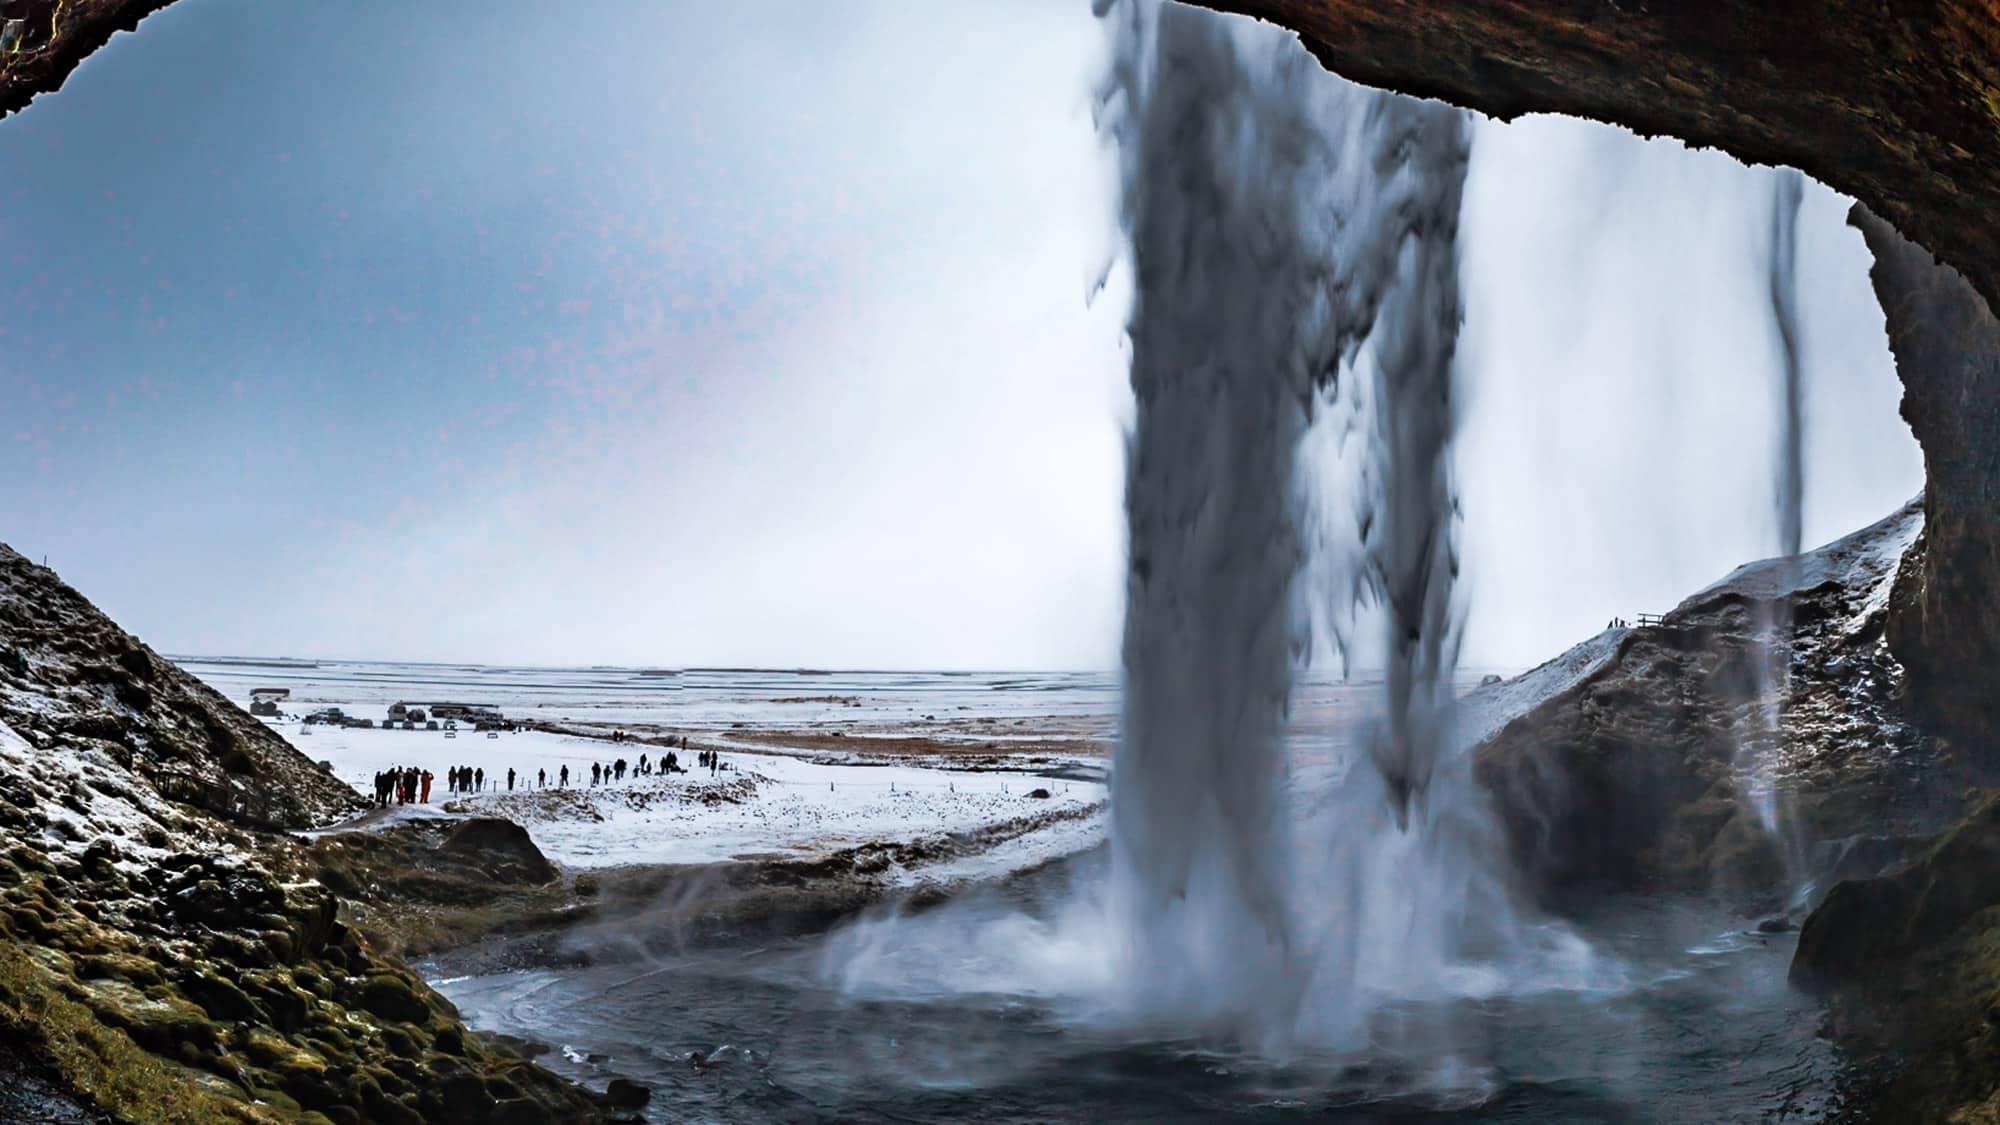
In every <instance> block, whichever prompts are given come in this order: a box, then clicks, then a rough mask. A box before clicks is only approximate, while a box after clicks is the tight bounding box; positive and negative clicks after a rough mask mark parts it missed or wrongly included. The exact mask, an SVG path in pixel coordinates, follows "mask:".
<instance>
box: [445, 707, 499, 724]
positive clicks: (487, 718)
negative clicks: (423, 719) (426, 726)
mask: <svg viewBox="0 0 2000 1125" xmlns="http://www.w3.org/2000/svg"><path fill="white" fill-rule="evenodd" d="M431 717H432V718H437V719H461V720H470V721H472V722H475V723H478V722H487V723H497V722H499V721H500V709H499V708H498V707H488V706H486V705H484V704H479V703H433V704H431Z"/></svg>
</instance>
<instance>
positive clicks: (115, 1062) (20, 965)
mask: <svg viewBox="0 0 2000 1125" xmlns="http://www.w3.org/2000/svg"><path fill="white" fill-rule="evenodd" d="M67 962H68V959H67V958H64V957H62V956H61V955H60V954H55V953H53V951H48V950H38V949H34V948H32V947H23V946H21V945H18V944H16V943H14V942H0V1023H4V1024H5V1025H7V1026H8V1028H9V1030H11V1031H12V1032H14V1033H15V1034H17V1035H21V1036H23V1037H25V1038H26V1039H28V1040H29V1041H30V1042H34V1043H36V1044H38V1045H39V1046H41V1047H42V1049H43V1050H44V1051H45V1052H46V1054H47V1057H48V1059H49V1061H50V1062H51V1064H53V1066H54V1067H55V1069H56V1072H57V1073H58V1074H60V1075H61V1076H62V1078H63V1079H64V1080H65V1081H67V1082H69V1083H70V1084H71V1085H72V1086H74V1087H75V1088H76V1089H78V1090H80V1091H82V1092H83V1093H85V1094H88V1095H89V1096H90V1097H92V1098H94V1099H95V1100H96V1101H97V1102H98V1104H100V1105H102V1106H104V1107H105V1108H106V1109H108V1110H110V1111H111V1112H113V1113H115V1114H117V1115H118V1116H119V1117H121V1118H124V1119H127V1120H130V1121H134V1122H142V1123H153V1122H160V1123H164V1125H181V1123H186V1125H206V1123H208V1122H217V1121H247V1122H261V1121H275V1120H278V1118H276V1117H275V1116H273V1115H272V1114H270V1113H269V1112H267V1111H265V1110H263V1109H261V1108H259V1107H256V1106H250V1105H246V1104H243V1103H241V1102H237V1101H234V1100H232V1099H230V1098H227V1097H222V1096H218V1095H217V1094H216V1092H215V1091H214V1090H213V1089H212V1088H210V1087H207V1086H206V1084H203V1083H191V1082H190V1081H189V1072H188V1071H186V1070H185V1069H183V1068H181V1067H178V1066H175V1065H174V1064H172V1063H169V1062H165V1061H163V1060H161V1059H159V1058H156V1057H154V1056H153V1055H151V1054H148V1053H147V1052H146V1051H145V1050H144V1049H142V1048H141V1047H140V1046H139V1045H138V1044H137V1043H135V1042H133V1040H132V1038H131V1036H129V1035H127V1034H126V1033H125V1032H123V1031H120V1030H118V1029H117V1028H114V1027H109V1026H107V1025H106V1024H105V1023H104V1022H103V1021H102V1020H101V1019H100V1018H99V1017H98V1016H97V1014H96V1013H94V1012H93V1011H92V1009H91V1008H90V1007H89V1006H87V1005H85V1004H83V1003H80V1002H78V1001H76V1000H73V999H70V998H69V997H67V996H65V995H63V992H64V988H63V983H64V981H65V980H66V978H67V974H64V973H62V972H61V970H62V969H63V968H66V967H67ZM99 987H104V988H106V989H107V992H108V993H110V994H115V996H116V999H117V1000H118V1001H122V1002H125V1003H136V1004H138V1005H140V1006H141V1007H144V1006H146V1005H147V1004H149V1003H150V1002H149V1001H147V1000H146V999H145V998H144V997H143V996H141V995H140V994H139V993H138V991H137V990H136V989H133V988H131V986H130V985H126V984H123V983H122V982H120V983H118V984H111V983H110V982H101V983H100V985H99ZM134 998H137V999H136V1000H135V999H134ZM110 1002H111V1001H110V1000H107V1001H106V1003H110ZM189 1007H191V1005H190V1006H189Z"/></svg>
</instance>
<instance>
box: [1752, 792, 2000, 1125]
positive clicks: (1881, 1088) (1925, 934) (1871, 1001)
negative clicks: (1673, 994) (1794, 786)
mask: <svg viewBox="0 0 2000 1125" xmlns="http://www.w3.org/2000/svg"><path fill="white" fill-rule="evenodd" d="M1791 980H1792V983H1793V984H1794V985H1795V986H1797V987H1799V988H1802V989H1806V990H1808V991H1812V992H1816V993H1820V994H1823V995H1825V996H1827V997H1828V998H1829V999H1830V1001H1831V1002H1832V1005H1833V1012H1834V1030H1835V1032H1836V1034H1837V1035H1838V1036H1839V1038H1840V1039H1841V1041H1842V1042H1843V1044H1844V1045H1845V1046H1846V1047H1847V1048H1848V1050H1849V1051H1850V1052H1851V1053H1853V1054H1855V1055H1856V1056H1857V1057H1860V1058H1862V1059H1864V1060H1869V1061H1872V1062H1873V1063H1874V1064H1875V1070H1876V1071H1877V1072H1878V1073H1879V1074H1880V1075H1881V1077H1880V1079H1879V1080H1878V1088H1877V1089H1875V1090H1873V1091H1872V1096H1871V1097H1870V1098H1869V1099H1868V1104H1869V1105H1870V1106H1871V1119H1873V1120H1880V1121H1946V1120H1952V1121H1987V1120H1993V1119H1994V1118H1995V1115H1996V1114H2000V797H1994V798H1989V799H1987V800H1986V801H1985V802H1984V803H1983V804H1981V805H1980V807H1979V808H1978V809H1977V810H1975V811H1974V812H1973V814H1972V815H1971V816H1969V817H1967V818H1966V819H1965V821H1964V822H1963V823H1961V824H1959V825H1958V826H1957V827H1955V828H1953V829H1952V830H1951V831H1950V832H1948V833H1946V834H1945V835H1944V836H1942V837H1940V838H1939V839H1938V840H1937V841H1936V842H1935V843H1934V844H1933V845H1932V846H1931V847H1930V848H1929V849H1927V850H1926V851H1925V852H1924V853H1923V854H1922V855H1921V856H1920V857H1918V858H1917V859H1916V861H1915V862H1913V863H1911V864H1909V865H1908V866H1906V867H1904V868H1902V869H1901V870H1898V871H1896V872H1894V873H1893V874H1890V875H1887V876H1883V877H1880V878H1872V879H1863V880H1855V881H1851V882H1844V883H1841V884H1840V885H1838V886H1836V887H1834V888H1833V891H1832V893H1831V894H1829V895H1828V896H1827V898H1826V901H1825V902H1824V903H1822V904H1821V905H1820V907H1819V909H1818V910H1816V911H1814V912H1813V914H1812V915H1811V917H1809V918H1807V919H1806V922H1805V925H1804V926H1803V927H1802V928H1801V930H1800V932H1799V947H1798V953H1797V955H1796V957H1795V958H1794V959H1793V962H1792V968H1791Z"/></svg>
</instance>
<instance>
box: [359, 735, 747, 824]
mask: <svg viewBox="0 0 2000 1125" xmlns="http://www.w3.org/2000/svg"><path fill="white" fill-rule="evenodd" d="M611 741H613V742H630V741H633V739H632V737H631V736H630V735H628V734H626V733H625V732H624V731H615V732H613V734H612V736H611ZM675 745H676V744H675V740H673V739H671V738H670V739H668V740H667V752H666V754H664V755H663V756H661V757H659V758H657V759H655V758H653V757H652V756H651V755H648V754H641V755H639V761H638V763H637V764H634V763H632V762H628V761H626V760H625V759H624V758H619V759H617V760H616V761H613V762H610V763H609V764H605V763H601V762H592V763H591V764H590V784H591V785H592V786H599V785H610V784H612V783H614V782H620V781H624V780H625V779H626V778H627V777H628V776H629V777H633V778H640V777H652V776H653V775H654V774H658V773H664V774H669V775H671V774H677V773H686V772H688V771H687V768H686V767H685V766H682V765H681V756H680V753H676V752H675ZM687 748H688V747H687V739H686V738H685V737H682V738H681V739H680V740H679V750H680V752H682V753H685V752H686V750H687ZM697 760H698V761H699V762H700V764H701V768H702V769H705V770H707V771H708V772H709V773H710V774H714V773H715V772H716V771H717V770H720V769H722V768H723V765H722V756H721V755H720V754H717V753H716V752H715V751H713V750H703V751H700V752H699V754H698V756H697ZM433 776H434V775H433V774H432V773H431V772H430V771H429V770H420V769H418V768H416V767H415V766H406V767H403V768H399V769H388V770H383V771H382V772H381V773H378V774H376V775H375V803H376V804H377V805H380V806H383V807H387V806H388V805H391V804H399V805H408V804H423V803H427V802H429V801H430V799H431V781H432V778H433ZM551 780H552V779H551V777H550V775H549V771H548V770H547V769H537V770H536V771H535V778H534V781H535V788H537V789H547V788H548V787H549V784H550V781H551ZM578 780H579V781H581V776H579V778H578ZM517 781H518V782H519V783H520V784H521V785H522V786H523V787H524V788H525V787H526V785H527V781H528V779H527V776H526V775H525V774H516V773H515V771H514V770H513V768H512V767H509V768H508V770H507V775H506V784H507V792H509V793H511V792H513V791H514V786H515V784H516V782H517ZM553 781H554V783H555V785H556V787H557V788H560V789H567V788H569V766H568V765H567V764H565V765H562V766H559V767H558V768H557V769H556V772H555V776H554V778H553ZM500 783H501V782H500V773H499V771H498V770H495V771H494V775H493V789H494V791H495V792H498V791H499V790H500ZM445 787H446V789H447V791H448V792H452V793H484V792H486V768H485V767H484V766H453V767H451V768H450V769H448V770H446V771H445Z"/></svg>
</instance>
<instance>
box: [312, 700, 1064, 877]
mask: <svg viewBox="0 0 2000 1125" xmlns="http://www.w3.org/2000/svg"><path fill="white" fill-rule="evenodd" d="M274 728H275V729H277V730H279V732H280V733H282V734H284V735H285V737H287V738H289V739H291V740H292V742H293V744H294V745H296V746H298V747H299V749H300V750H302V751H303V752H305V753H306V754H307V755H308V756H310V757H312V758H314V759H317V760H324V761H327V762H330V763H332V765H333V769H334V773H335V774H336V775H337V776H339V777H340V778H341V779H342V780H344V781H346V782H348V783H349V784H351V785H353V786H354V787H355V788H356V789H358V790H360V791H361V792H362V793H364V794H369V795H372V791H373V785H374V776H375V774H376V772H377V771H380V770H386V769H395V768H401V767H415V768H417V769H421V770H429V771H430V772H431V773H432V774H434V775H435V780H434V781H433V783H432V789H431V800H430V803H429V804H428V805H426V806H406V807H399V808H397V809H396V810H395V811H394V816H395V817H404V816H410V815H426V814H432V813H435V814H446V813H447V812H448V813H449V814H451V815H458V814H472V813H478V814H485V815H499V816H505V817H507V818H509V819H511V820H514V821H517V822H519V823H520V824H522V825H523V826H525V827H526V828H527V829H528V832H529V834H530V835H531V836H533V837H534V839H535V843H536V844H537V845H538V846H539V847H541V849H542V850H543V851H544V852H545V853H547V854H548V856H549V858H550V859H553V860H555V861H556V862H557V863H561V864H564V865H565V866H568V867H572V868H591V867H614V866H620V865H626V864H656V863H707V862H714V861H718V860H727V859H734V858H740V857H746V856H755V857H760V858H765V857H771V856H779V855H782V856H811V855H820V854H826V853H829V852H833V851H838V850H841V849H844V848H850V847H854V846H856V845H860V844H869V843H877V842H883V841H906V840H910V839H913V838H916V837H921V836H927V835H934V834H943V833H954V832H971V831H978V830H981V829H990V828H993V827H995V826H999V825H1006V824H1008V823H1010V822H1015V821H1021V820H1024V819H1026V818H1038V819H1040V820H1043V821H1050V822H1058V821H1063V820H1064V819H1065V818H1064V817H1062V816H1054V817H1052V816H1050V815H1049V814H1051V813H1061V814H1068V815H1069V816H1075V815H1080V814H1081V813H1082V812H1083V811H1084V810H1087V809H1089V808H1090V807H1092V806H1094V805H1097V804H1099V803H1101V802H1102V801H1103V799H1104V786H1103V785H1102V784H1101V783H1099V782H1094V781H1073V780H1062V779H1055V778H1045V777H1038V776H1036V775H1035V774H1033V773H1031V772H1027V771H1015V770H1006V771H981V772H971V771H966V770H953V769H932V768H924V767H917V766H908V765H855V764H848V763H844V762H819V761H814V760H810V759H808V758H805V757H800V756H794V755H789V754H779V753H761V754H759V753H745V752H741V751H734V750H732V751H725V752H723V754H722V765H723V768H722V769H719V770H716V771H713V772H711V771H709V770H705V769H695V768H693V758H694V751H693V750H690V751H689V752H688V754H687V755H686V756H685V760H684V761H683V762H682V765H683V767H684V768H686V769H687V770H688V772H686V773H676V774H673V775H672V776H668V775H666V774H663V773H655V774H653V775H652V776H648V777H634V776H631V774H630V773H629V771H628V773H627V776H626V777H625V779H624V780H622V781H611V782H608V783H604V784H599V785H594V786H593V785H592V784H591V783H590V767H591V766H592V764H598V765H610V764H611V763H613V762H614V761H616V760H617V759H618V758H621V757H622V758H624V759H625V760H626V761H627V762H628V763H630V764H636V763H637V762H638V760H639V755H640V754H645V755H646V756H647V758H648V760H649V761H653V760H657V758H658V756H659V755H660V754H661V753H662V751H661V750H660V749H659V748H657V747H653V746H647V745H641V744H636V743H623V744H620V743H611V742H607V741H605V740H603V739H593V738H579V737H574V736H570V735H562V734H552V733H547V732H542V731H517V732H512V733H506V732H500V733H498V736H497V737H493V738H489V737H487V735H486V734H484V733H480V732H473V731H458V732H456V735H457V736H456V737H455V738H447V737H446V736H445V733H444V732H441V731H404V730H381V729H374V730H363V729H355V728H344V729H343V728H334V727H324V726H315V727H310V728H307V727H303V726H301V725H299V724H297V723H280V724H274ZM305 730H311V731H312V733H311V734H304V733H302V732H303V731H305ZM697 745H699V743H697ZM454 765H458V766H468V767H472V768H476V769H483V770H485V771H486V776H485V788H484V789H483V790H482V791H480V792H478V793H476V794H452V793H449V792H447V791H446V788H445V776H446V771H447V770H448V769H450V768H451V767H452V766H454ZM564 766H568V767H569V771H570V776H569V784H568V785H567V786H560V785H559V783H558V778H559V777H560V771H561V769H562V767H564ZM509 769H512V770H514V771H515V784H514V788H513V789H512V790H511V791H510V790H509V789H508V788H507V771H508V770H509ZM544 775H545V776H546V782H544V781H543V780H542V778H543V776H544ZM1036 789H1043V790H1046V791H1047V792H1048V794H1049V795H1048V796H1046V797H1040V798H1037V797H1032V796H1029V794H1030V793H1031V792H1032V791H1034V790H1036ZM447 806H448V808H447ZM1051 826H1052V825H1051ZM1083 846H1088V841H1085V842H1084V844H1083ZM1055 854H1060V852H1059V851H1058V852H1056V853H1055ZM1037 858H1052V856H1050V855H1047V854H1041V853H1037V852H1033V851H1032V850H1031V853H1030V858H1029V861H1031V862H1032V861H1033V860H1034V859H1037Z"/></svg>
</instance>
